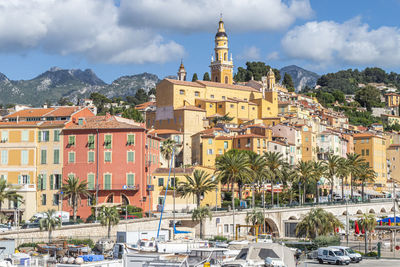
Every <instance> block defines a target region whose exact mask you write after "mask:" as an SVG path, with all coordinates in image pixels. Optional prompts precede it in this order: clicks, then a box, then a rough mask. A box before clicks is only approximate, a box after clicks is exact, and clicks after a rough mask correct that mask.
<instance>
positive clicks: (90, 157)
mask: <svg viewBox="0 0 400 267" xmlns="http://www.w3.org/2000/svg"><path fill="white" fill-rule="evenodd" d="M88 162H89V163H91V162H94V151H89V152H88Z"/></svg>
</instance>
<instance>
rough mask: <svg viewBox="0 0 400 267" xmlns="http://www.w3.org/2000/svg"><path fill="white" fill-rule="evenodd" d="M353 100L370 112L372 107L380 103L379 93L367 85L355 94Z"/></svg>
mask: <svg viewBox="0 0 400 267" xmlns="http://www.w3.org/2000/svg"><path fill="white" fill-rule="evenodd" d="M354 99H355V100H356V101H357V102H358V103H360V105H361V106H363V107H365V108H367V110H368V111H371V108H372V107H376V106H378V105H379V104H380V103H381V92H380V91H379V89H377V88H376V87H374V86H371V85H367V86H365V87H363V88H361V89H360V90H358V91H357V92H356V95H355V97H354Z"/></svg>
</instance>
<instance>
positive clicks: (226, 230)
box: [224, 224, 229, 233]
mask: <svg viewBox="0 0 400 267" xmlns="http://www.w3.org/2000/svg"><path fill="white" fill-rule="evenodd" d="M224 233H229V224H224Z"/></svg>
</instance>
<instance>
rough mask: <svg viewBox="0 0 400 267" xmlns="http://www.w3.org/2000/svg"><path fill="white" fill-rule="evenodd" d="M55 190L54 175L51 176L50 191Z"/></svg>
mask: <svg viewBox="0 0 400 267" xmlns="http://www.w3.org/2000/svg"><path fill="white" fill-rule="evenodd" d="M53 189H54V176H53V174H51V175H50V190H53Z"/></svg>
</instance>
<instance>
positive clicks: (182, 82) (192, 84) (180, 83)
mask: <svg viewBox="0 0 400 267" xmlns="http://www.w3.org/2000/svg"><path fill="white" fill-rule="evenodd" d="M164 80H166V81H168V82H170V83H173V84H179V85H185V86H193V87H205V86H204V85H202V84H199V83H197V82H189V81H179V80H174V79H168V78H165V79H164Z"/></svg>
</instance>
